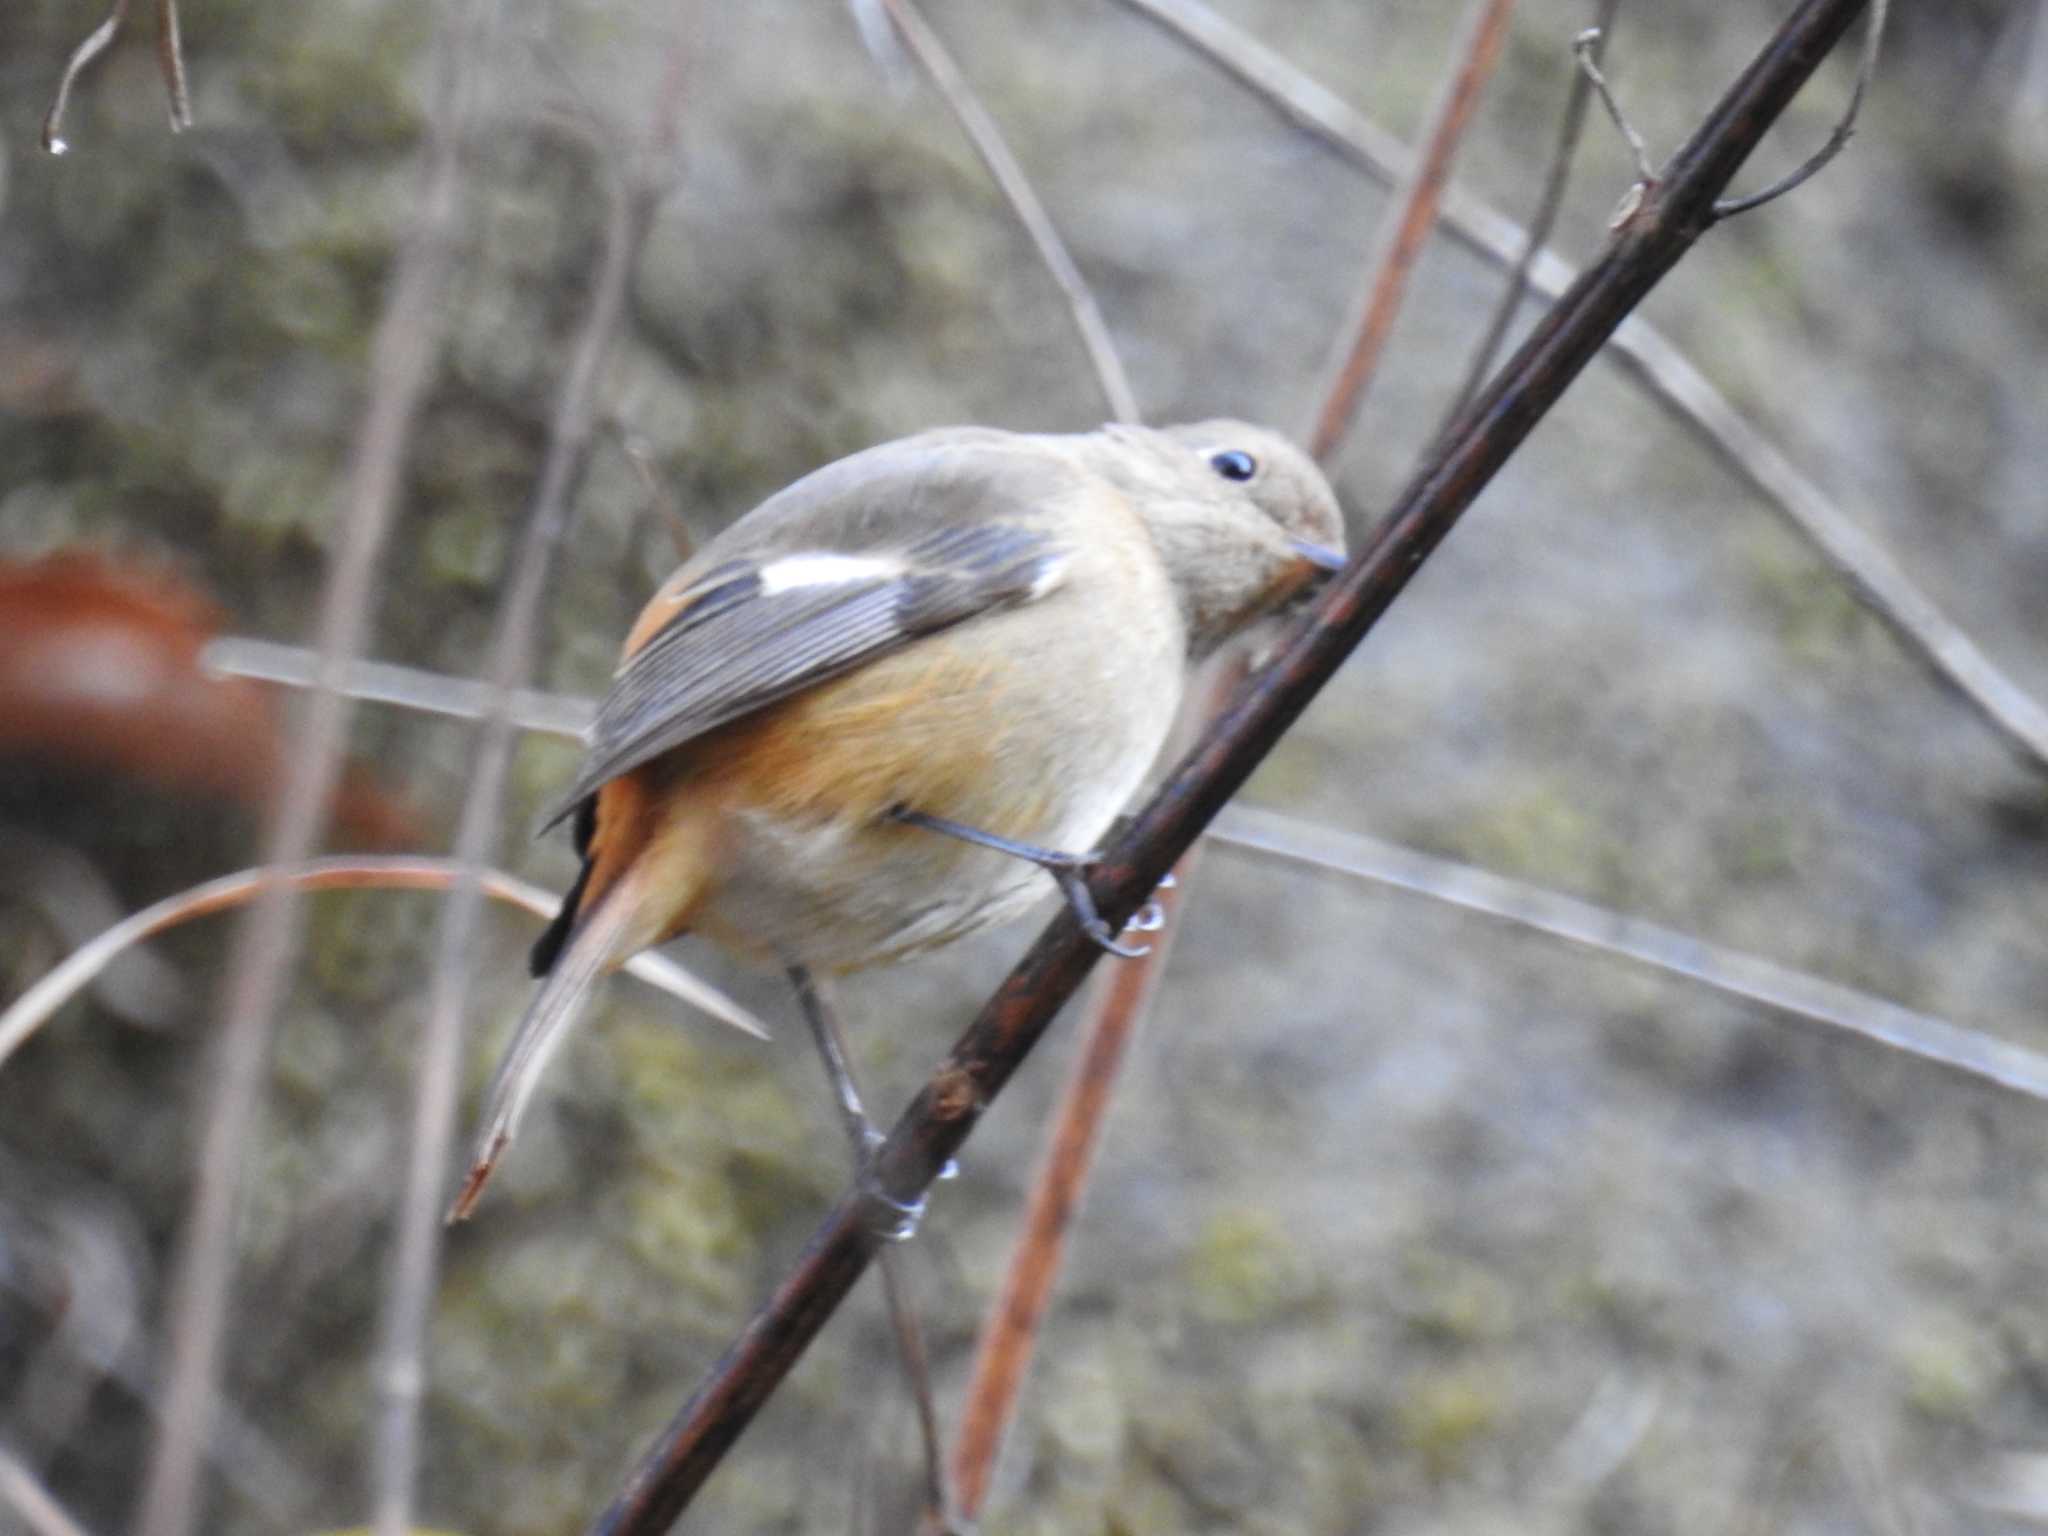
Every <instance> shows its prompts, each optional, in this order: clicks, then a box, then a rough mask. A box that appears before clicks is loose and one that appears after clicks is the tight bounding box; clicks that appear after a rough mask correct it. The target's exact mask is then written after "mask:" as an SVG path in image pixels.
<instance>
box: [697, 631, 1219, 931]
mask: <svg viewBox="0 0 2048 1536" xmlns="http://www.w3.org/2000/svg"><path fill="white" fill-rule="evenodd" d="M1161 682H1162V686H1161V687H1159V688H1156V689H1153V690H1149V691H1148V693H1147V696H1146V697H1145V698H1144V700H1143V701H1142V702H1141V703H1138V704H1137V705H1136V706H1135V707H1133V708H1132V709H1130V710H1127V711H1124V712H1121V713H1120V714H1119V716H1118V717H1117V718H1116V719H1114V720H1113V721H1107V722H1104V723H1102V724H1101V725H1100V726H1099V727H1098V728H1097V729H1096V730H1095V731H1093V732H1091V733H1090V734H1089V736H1088V737H1087V739H1077V738H1076V737H1075V735H1074V734H1073V733H1072V732H1067V733H1065V734H1062V735H1058V736H1054V735H1052V734H1051V733H1034V732H1031V731H1022V732H1015V733H1012V736H1011V739H1010V741H1009V743H1007V744H1006V747H1005V750H1004V752H1003V753H1002V754H1001V760H1000V761H999V762H998V763H997V764H995V765H994V766H993V767H992V769H991V772H990V774H989V775H988V776H987V777H986V778H985V779H984V780H982V781H979V782H977V783H975V784H974V785H972V786H971V787H969V788H968V789H966V790H965V791H964V792H961V793H958V794H953V795H947V796H944V797H942V798H936V799H935V798H931V797H930V796H929V795H920V794H919V793H918V792H917V790H916V789H915V788H914V787H907V788H906V790H905V792H904V794H903V795H902V796H901V797H900V798H901V799H902V801H903V803H905V804H907V805H909V806H910V808H911V809H913V810H918V811H923V812H925V813H927V814H928V815H933V816H940V817H944V818H946V819H948V820H951V821H956V822H961V823H964V824H966V825H968V826H971V827H974V828H976V829H977V830H979V831H984V832H991V833H994V834H996V835H998V836H1001V837H1005V838H1008V839H1011V840H1013V841H1017V842H1022V843H1029V844H1032V845H1034V846H1037V847H1040V848H1047V849H1051V850H1055V851H1058V852H1062V853H1075V854H1086V853H1090V852H1093V851H1095V850H1096V849H1097V848H1098V847H1099V846H1100V844H1101V842H1102V839H1103V837H1104V835H1105V834H1106V833H1107V832H1108V831H1109V829H1110V827H1111V825H1112V824H1113V823H1114V822H1115V820H1116V817H1117V816H1118V814H1119V813H1120V812H1122V811H1123V810H1124V809H1125V808H1126V807H1127V806H1128V805H1129V804H1130V802H1131V800H1132V799H1133V797H1134V796H1135V795H1136V794H1137V792H1138V790H1139V788H1140V786H1141V785H1142V784H1143V782H1144V779H1145V775H1146V772H1147V770H1148V769H1149V768H1150V767H1151V765H1152V762H1153V760H1154V759H1155V758H1156V757H1157V756H1158V753H1159V749H1160V748H1161V746H1163V745H1164V743H1165V740H1166V736H1167V733H1168V732H1169V731H1170V730H1171V728H1172V724H1173V718H1174V714H1175V711H1176V709H1177V707H1178V703H1179V695H1180V687H1179V678H1178V677H1177V676H1174V677H1172V679H1171V681H1170V684H1169V683H1168V680H1167V677H1166V675H1165V673H1164V671H1163V670H1162V672H1161ZM727 838H728V841H727V844H726V856H725V859H724V860H723V861H722V863H723V871H722V874H721V877H720V879H719V881H718V884H717V888H716V890H715V891H713V892H712V893H711V895H710V897H709V899H708V900H707V901H706V903H705V905H704V906H703V907H701V908H700V909H699V910H698V912H697V915H696V919H695V921H694V922H693V924H692V926H693V927H694V928H695V929H696V930H697V931H699V932H701V933H703V934H704V935H706V936H707V937H709V938H711V939H714V940H715V941H717V942H719V943H720V944H723V945H725V946H728V947H730V948H733V949H735V950H738V951H740V952H742V953H751V954H754V955H757V956H759V957H760V958H762V959H765V960H770V961H773V962H777V963H784V964H787V963H792V962H794V963H801V964H804V965H807V966H810V967H812V968H813V969H816V970H819V971H825V972H839V971H851V970H859V969H862V968H864V967H867V966H872V965H879V964H883V963H886V962H888V961H892V960H898V959H903V958H906V957H908V956H911V955H915V954H918V953H920V952H923V951H925V950H930V949H934V948H937V947H939V946H941V945H944V944H948V943H951V942H952V941H954V940H955V939H960V938H964V937H966V936H967V935H969V934H971V933H975V932H978V931H980V930H981V929H984V928H988V927H991V926H993V925H995V924H998V923H1002V922H1006V921H1008V920H1009V919H1011V918H1013V917H1017V916H1020V915H1021V914H1023V913H1024V912H1025V911H1027V910H1029V909H1030V908H1031V907H1032V906H1034V905H1036V904H1040V903H1048V904H1049V902H1050V901H1051V900H1052V899H1053V898H1054V897H1056V896H1057V894H1058V886H1057V885H1056V884H1055V882H1054V879H1053V877H1052V876H1051V875H1050V874H1048V873H1046V871H1045V870H1043V869H1041V868H1040V867H1039V866H1037V865H1035V864H1032V863H1030V862H1028V861H1026V860H1024V859H1021V858H1017V857H1013V856H1011V855H1008V854H1004V853H1000V852H996V851H994V850H992V849H988V848H982V847H978V846H975V845H973V844H970V843H966V842H962V841H960V840H959V839H957V838H954V837H951V836H948V835H946V834H943V833H940V832H936V831H933V830H930V829H928V828H925V827H918V826H908V825H904V824H902V823H900V822H896V821H892V820H888V819H885V818H882V817H878V816H873V815H868V816H863V817H861V818H859V819H855V818H852V817H849V816H845V815H825V814H798V815H789V814H776V813H772V812H768V811H763V810H758V809H754V810H742V811H739V812H737V813H736V814H735V815H734V816H733V817H732V818H731V820H730V821H729V822H728V823H727Z"/></svg>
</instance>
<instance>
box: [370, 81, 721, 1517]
mask: <svg viewBox="0 0 2048 1536" xmlns="http://www.w3.org/2000/svg"><path fill="white" fill-rule="evenodd" d="M681 55H682V47H681V43H680V42H679V41H678V42H677V43H675V44H674V45H673V48H672V54H671V58H670V61H669V67H668V70H667V75H668V80H667V81H666V82H665V83H664V85H663V87H662V88H661V90H660V92H659V112H658V114H657V116H658V122H657V126H656V127H655V129H654V131H653V132H652V133H651V135H650V140H651V142H653V143H656V144H659V145H662V146H665V147H672V146H673V143H674V140H675V129H674V124H673V121H672V120H673V119H674V117H675V116H676V114H677V113H678V112H679V110H680V96H681V91H680V81H681V73H682V57H681ZM640 169H642V168H638V167H636V168H635V171H634V172H633V173H631V174H634V176H635V180H634V184H633V185H631V186H629V185H627V184H626V176H627V175H628V174H629V173H627V172H624V171H620V172H618V173H616V174H614V175H612V176H611V177H609V178H607V180H608V184H609V185H608V190H609V193H610V199H609V214H608V217H607V219H606V225H605V235H604V247H603V256H602V258H601V260H600V262H599V265H598V270H597V275H596V277H595V279H594V281H593V283H592V285H591V292H590V305H589V309H588V312H587V313H586V315H585V317H584V321H583V327H582V330H581V332H580V333H579V335H578V336H577V338H576V344H575V348H574V351H573V352H572V354H571V358H570V363H569V370H568V373H567V375H566V376H565V377H564V379H563V382H562V390H561V394H560V396H559V397H558V399H557V401H556V405H555V415H554V420H553V422H552V424H551V425H550V428H549V434H548V448H547V455H546V458H545V459H544V460H543V462H542V466H541V474H540V481H539V484H538V485H537V487H536V488H535V491H534V496H533V505H532V509H531V511H530V512H529V513H528V516H527V523H526V532H525V534H524V536H523V537H522V539H521V541H520V545H519V550H518V553H517V555H516V557H515V559H514V562H513V568H512V579H511V582H510V584H509V586H508V587H507V589H506V593H505V597H504V601H503V604H502V606H501V607H500V609H499V612H498V617H497V621H496V623H495V625H494V628H493V633H492V637H491V649H490V661H489V663H488V667H487V677H488V683H487V686H488V688H489V690H490V695H489V705H488V713H487V715H486V717H485V720H484V722H483V729H482V735H481V739H480V740H479V741H478V742H477V744H476V749H475V753H474V756H473V760H472V768H471V774H470V779H469V785H468V789H467V792H466V793H465V795H464V797H463V803H462V816H461V820H460V823H459V825H458V828H457V831H456V836H455V860H456V863H457V865H458V866H459V867H460V868H461V869H462V870H463V871H464V872H465V873H464V874H463V875H461V876H460V877H459V878H458V879H457V881H456V884H455V888H454V889H453V891H452V892H450V894H449V898H448V900H447V902H446V903H444V904H443V906H442V908H441V917H440V926H439V930H438V933H437V935H436V942H435V947H434V964H433V970H432V973H431V977H430V979H429V982H428V1004H427V1018H426V1024H425V1027H424V1030H423V1032H422V1036H421V1041H420V1058H419V1068H418V1075H417V1077H416V1079H415V1081H414V1091H413V1115H412V1133H411V1139H410V1150H409V1153H408V1156H407V1161H406V1172H405V1186H404V1191H403V1193H402V1195H401V1196H400V1203H399V1208H398V1218H397V1229H396V1235H395V1241H394V1244H393V1249H392V1256H391V1271H390V1277H389V1281H388V1283H387V1286H386V1291H385V1301H384V1309H383V1320H382V1327H381V1330H380V1334H381V1342H380V1345H379V1348H378V1351H377V1365H376V1370H375V1373H374V1379H375V1381H376V1396H377V1415H376V1426H375V1430H374V1435H373V1439H372V1442H371V1458H370V1460H371V1484H372V1508H373V1510H374V1512H375V1520H376V1530H377V1536H406V1532H408V1531H409V1530H410V1529H411V1528H412V1507H413V1498H414V1492H415V1486H416V1484H417V1482H418V1477H419V1439H420V1411H421V1404H422V1401H423V1399H424V1397H425V1393H426V1386H427V1367H426V1343H427V1329H428V1323H429V1319H430V1317H431V1315H432V1312H433V1300H434V1287H435V1282H436V1278H437V1276H438V1274H439V1272H440V1257H441V1244H442V1240H443V1231H444V1226H445V1224H444V1223H443V1222H442V1220H441V1210H442V1205H443V1201H444V1196H443V1186H444V1184H445V1183H446V1182H447V1167H448V1154H449V1148H450V1147H451V1145H452V1144H453V1141H454V1135H455V1121H456V1109H457V1102H458V1099H459V1097H460V1094H461V1087H462V1044H463V1033H464V1030H463V1026H464V1019H465V1010H466V1005H467V1002H468V993H469V989H470V975H471V971H472V970H473V968H474V966H475V964H476V937H477V930H478V924H479V920H480V917H481V914H482V906H483V901H482V889H481V885H480V872H481V870H482V867H483V864H484V861H485V860H486V859H487V858H488V857H489V856H490V854H491V851H492V848H493V846H494V845H495V844H496V842H497V839H498V836H499V832H500V828H501V826H502V823H503V801H504V792H505V779H506V776H507V773H508V771H509V769H510V765H511V760H512V747H513V743H514V740H515V726H514V722H513V720H512V715H511V706H512V700H513V690H514V689H516V688H518V687H519V686H520V685H522V684H523V683H524V682H525V681H526V679H527V677H528V676H529V675H530V674H531V673H532V670H533V657H534V651H535V638H534V637H535V633H536V630H537V629H538V626H539V621H540V614H541V602H542V598H543V596H544V594H545V593H546V590H547V585H548V578H549V576H550V574H551V572H552V571H553V568H554V563H555V557H556V554H557V552H558V551H559V550H560V549H561V546H562V543H563V541H564V540H565V539H566V537H567V536H568V532H569V527H570V522H571V519H572V516H573V511H574V500H575V494H574V493H575V488H576V483H577V481H578V479H579V478H580V477H581V475H582V472H583V466H584V463H585V461H586V458H587V455H588V451H589V447H590V441H591V437H592V434H593V432H594V430H595V424H596V420H597V412H596V397H597V389H598V381H599V378H600V376H601V373H602V370H603V367H604V362H605V359H606V357H607V356H608V355H609V353H610V351H611V347H612V343H613V339H614V338H615V336H616V335H617V332H618V327H619V318H620V315H621V314H622V313H623V311H624V309H625V300H626V290H627V286H628V283H629V281H630V279H631V276H632V272H633V268H634V266H635V265H636V264H637V262H638V260H639V254H640V249H641V246H642V245H643V244H644V242H645V240H646V237H647V232H648V230H649V228H651V227H652V225H653V222H654V217H655V214H656V212H657V211H658V209H659V206H660V201H661V195H662V193H663V192H664V191H665V190H666V189H667V187H668V185H669V178H668V177H667V176H666V175H656V176H652V177H645V176H640V175H638V171H639V170H640Z"/></svg>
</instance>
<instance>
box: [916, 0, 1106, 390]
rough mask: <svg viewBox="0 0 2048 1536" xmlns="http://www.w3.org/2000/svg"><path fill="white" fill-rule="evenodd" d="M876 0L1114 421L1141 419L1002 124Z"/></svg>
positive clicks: (931, 37)
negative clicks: (1016, 235) (1051, 295)
mask: <svg viewBox="0 0 2048 1536" xmlns="http://www.w3.org/2000/svg"><path fill="white" fill-rule="evenodd" d="M881 4H882V5H883V7H884V8H885V9H886V10H887V11H888V13H889V19H890V20H891V21H893V22H895V23H896V29H897V31H898V32H900V33H901V34H902V36H903V41H904V43H905V44H906V45H908V47H909V49H910V52H911V54H912V56H913V57H915V58H916V60H917V62H918V65H919V67H920V68H922V69H923V70H924V72H925V73H926V74H927V75H928V76H930V77H931V82H932V84H933V85H934V86H935V87H937V89H938V92H939V94H940V95H941V96H943V97H944V98H945V101H946V105H947V106H948V107H950V108H951V109H952V112H953V116H954V117H956V118H957V119H959V122H960V127H961V129H962V130H963V131H964V132H965V133H966V135H967V137H968V139H969V140H970V141H971V142H972V143H973V145H974V149H975V152H976V153H977V154H979V155H980V156H981V160H982V164H984V165H986V166H987V167H988V173H989V175H991V176H993V177H994V178H995V182H996V185H997V186H998V187H999V188H1001V189H1002V194H1003V196H1004V197H1005V198H1006V199H1008V201H1009V204H1010V208H1011V211H1012V212H1014V213H1015V214H1016V215H1017V222H1018V223H1020V224H1022V225H1023V226H1024V232H1025V233H1026V234H1028V235H1030V237H1031V243H1032V244H1033V245H1034V246H1036V247H1037V248H1038V257H1039V260H1041V261H1043V262H1044V263H1045V269H1046V271H1048V272H1050V273H1051V274H1052V279H1053V281H1054V282H1056V283H1058V284H1059V286H1060V292H1061V293H1063V294H1065V295H1066V299H1067V312H1068V314H1070V315H1071V316H1072V317H1073V321H1074V329H1075V330H1076V331H1078V332H1079V333H1080V336H1081V345H1082V346H1084V347H1085V348H1087V349H1088V361H1089V363H1090V364H1091V365H1092V366H1093V367H1094V369H1095V377H1096V379H1097V381H1098V382H1099V383H1100V384H1101V385H1102V394H1103V398H1104V399H1105V400H1107V401H1108V402H1109V409H1110V414H1111V415H1113V416H1114V417H1116V419H1117V420H1118V421H1129V422H1135V421H1138V420H1141V419H1142V418H1141V417H1140V416H1139V413H1138V397H1137V395H1136V394H1134V393H1133V392H1132V390H1131V381H1130V379H1129V378H1128V377H1127V376H1126V375H1125V373H1124V365H1123V362H1122V360H1121V359H1120V358H1119V357H1118V356H1117V352H1116V344H1115V343H1114V342H1113V341H1111V340H1110V339H1109V326H1108V325H1107V324H1106V323H1105V322H1104V321H1103V318H1102V310H1101V308H1100V307H1099V306H1098V305H1097V304H1096V302H1095V295H1094V293H1092V292H1091V291H1090V290H1089V287H1088V280H1087V279H1086V278H1084V277H1082V276H1081V269H1080V268H1079V267H1078V266H1076V265H1075V264H1074V258H1073V256H1072V255H1071V254H1070V253H1069V252H1068V250H1067V243H1066V241H1064V240H1062V239H1061V238H1060V232H1059V230H1058V229H1057V228H1056V227H1055V226H1054V224H1053V222H1052V216H1051V215H1050V214H1048V213H1047V212H1046V211H1045V204H1044V203H1042V202H1040V201H1039V197H1038V193H1037V192H1036V191H1035V190H1034V189H1033V188H1032V185H1031V180H1030V178H1029V177H1027V176H1026V175H1025V174H1024V167H1023V166H1021V165H1019V164H1018V163H1017V157H1016V156H1015V155H1014V154H1012V153H1011V152H1010V146H1009V144H1008V142H1007V141H1005V140H1004V138H1003V131H1002V129H1000V128H998V127H997V126H996V120H995V119H994V118H993V117H991V116H990V115H989V112H988V109H987V108H986V107H984V106H983V105H982V104H981V101H980V98H978V97H977V96H976V95H975V94H974V90H973V87H971V86H970V85H968V83H967V77H966V76H965V75H964V74H962V73H961V72H960V66H959V65H958V64H956V63H955V62H954V61H953V56H952V55H951V54H950V53H948V52H947V51H946V45H945V44H944V43H942V42H940V41H939V37H938V34H937V33H936V32H934V31H932V29H931V26H930V24H929V23H928V22H926V20H925V19H924V17H923V15H922V14H920V13H919V11H918V9H917V7H916V6H915V5H913V4H912V3H911V0H881Z"/></svg>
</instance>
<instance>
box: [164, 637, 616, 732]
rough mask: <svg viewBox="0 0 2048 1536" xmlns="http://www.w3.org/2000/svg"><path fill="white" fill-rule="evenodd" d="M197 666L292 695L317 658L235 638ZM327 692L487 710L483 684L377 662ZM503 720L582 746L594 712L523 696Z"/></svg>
mask: <svg viewBox="0 0 2048 1536" xmlns="http://www.w3.org/2000/svg"><path fill="white" fill-rule="evenodd" d="M200 659H201V663H202V665H204V666H205V667H206V668H207V669H208V670H209V671H213V672H218V673H220V674H222V675H223V676H226V677H253V678H257V679H259V680H261V681H263V682H266V683H283V684H285V685H287V686H288V687H292V688H311V687H313V686H315V678H316V677H317V676H318V674H319V669H320V657H319V653H318V652H316V651H312V650H309V649H307V648H306V647H305V646H302V645H286V644H284V643H283V642H281V641H276V640H255V639H251V638H248V637H247V636H242V635H226V636H223V637H221V638H220V639H218V640H213V641H210V642H208V644H207V647H206V649H205V651H204V652H203V653H201V658H200ZM334 687H335V688H336V689H337V690H338V691H339V692H342V693H345V694H347V695H348V696H349V697H350V698H352V699H358V700H361V701H362V702H364V703H369V704H391V705H396V706H397V707H398V708H400V709H411V710H417V711H419V712H420V713H422V714H429V715H445V716H447V717H448V718H449V719H451V720H481V719H483V718H484V716H485V715H486V714H488V713H489V712H490V708H491V688H490V685H489V684H488V683H481V682H478V681H477V680H476V679H474V678H468V677H450V676H448V675H447V674H446V673H442V672H428V671H424V670H423V669H421V668H419V667H403V666H398V665H396V664H394V663H391V662H385V661H362V660H351V661H350V662H349V663H348V664H347V665H346V666H344V667H342V668H341V669H340V674H339V676H338V677H337V678H336V679H335V682H334ZM507 712H508V713H509V714H510V716H511V718H512V719H513V720H514V721H516V722H517V723H518V725H519V728H520V729H521V730H524V731H538V732H540V733H541V734H543V735H547V736H566V737H570V738H572V739H576V740H581V739H582V736H583V733H584V732H585V731H586V730H588V729H589V727H590V723H591V721H593V720H594V719H596V718H597V706H596V705H595V704H594V703H592V702H591V701H590V700H589V699H579V698H572V697H571V696H569V695H568V694H563V693H540V692H537V691H535V690H533V689H530V688H521V689H519V690H517V691H515V692H514V693H513V694H512V695H511V697H510V699H509V700H508V702H507Z"/></svg>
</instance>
